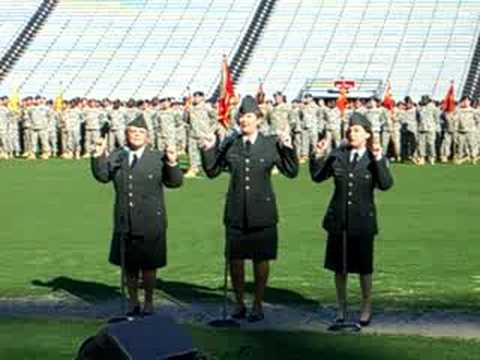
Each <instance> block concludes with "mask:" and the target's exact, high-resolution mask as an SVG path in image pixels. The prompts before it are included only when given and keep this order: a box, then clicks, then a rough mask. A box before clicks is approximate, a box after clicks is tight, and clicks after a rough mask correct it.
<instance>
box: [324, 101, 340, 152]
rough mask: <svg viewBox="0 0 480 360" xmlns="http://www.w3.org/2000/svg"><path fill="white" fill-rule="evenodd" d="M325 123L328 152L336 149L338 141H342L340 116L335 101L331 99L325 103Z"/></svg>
mask: <svg viewBox="0 0 480 360" xmlns="http://www.w3.org/2000/svg"><path fill="white" fill-rule="evenodd" d="M325 114H326V122H325V130H326V134H325V135H326V140H327V144H328V147H327V148H328V150H327V151H331V150H332V149H334V148H336V147H338V146H339V145H340V141H342V114H341V112H340V110H339V109H338V108H337V105H336V101H335V100H334V99H331V100H329V101H328V102H327V109H326V111H325Z"/></svg>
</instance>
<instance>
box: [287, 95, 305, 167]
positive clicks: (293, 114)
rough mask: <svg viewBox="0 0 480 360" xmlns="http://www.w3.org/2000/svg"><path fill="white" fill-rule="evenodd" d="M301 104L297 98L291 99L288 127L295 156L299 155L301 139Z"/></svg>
mask: <svg viewBox="0 0 480 360" xmlns="http://www.w3.org/2000/svg"><path fill="white" fill-rule="evenodd" d="M302 107H303V104H301V103H300V101H298V100H293V101H292V105H291V110H290V116H289V121H290V123H289V127H290V129H291V131H292V135H293V143H294V145H295V149H296V151H297V158H300V157H301V153H300V152H301V150H302V141H303V116H302Z"/></svg>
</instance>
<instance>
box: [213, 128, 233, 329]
mask: <svg viewBox="0 0 480 360" xmlns="http://www.w3.org/2000/svg"><path fill="white" fill-rule="evenodd" d="M239 136H240V133H239V132H238V131H237V130H236V129H233V131H232V133H231V134H230V135H228V136H226V137H225V138H224V140H223V141H222V143H221V144H220V145H219V146H218V150H217V156H218V158H221V157H223V156H225V154H226V153H227V151H228V149H229V148H230V146H232V145H233V143H234V142H235V140H236V139H237V138H238V137H239ZM226 241H227V243H226V249H225V250H226V251H225V267H224V272H223V306H222V317H221V319H215V320H212V321H210V322H209V323H208V325H209V326H211V327H218V328H236V327H240V324H239V323H238V322H236V321H235V320H234V319H232V318H229V317H228V314H227V305H228V297H227V295H228V269H229V267H230V241H229V240H228V239H227V240H226Z"/></svg>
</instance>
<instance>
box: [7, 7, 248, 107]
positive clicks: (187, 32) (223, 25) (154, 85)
mask: <svg viewBox="0 0 480 360" xmlns="http://www.w3.org/2000/svg"><path fill="white" fill-rule="evenodd" d="M9 2H10V3H13V1H9ZM255 6H256V1H254V0H207V1H205V0H176V1H166V0H150V1H139V0H124V1H121V2H119V1H113V0H97V1H95V0H85V1H75V0H64V1H61V2H60V3H59V4H58V6H57V8H56V10H55V11H54V12H53V13H52V14H51V16H50V18H49V20H48V23H47V24H46V25H45V26H44V28H43V29H42V31H40V32H39V34H38V35H37V38H36V39H35V41H34V42H33V43H32V44H31V46H30V47H29V49H28V50H27V51H26V53H25V55H24V56H23V57H22V59H21V60H20V61H19V62H18V63H17V64H16V66H15V67H14V69H13V71H12V72H11V73H10V74H9V75H8V77H7V78H6V80H5V81H4V82H2V84H1V85H0V92H3V93H8V91H9V90H10V89H11V87H12V86H14V85H15V84H18V85H20V92H21V94H22V96H26V95H35V94H37V93H41V94H44V95H45V96H47V97H54V96H55V95H56V94H57V93H58V92H59V91H60V89H61V88H63V89H64V90H65V97H67V98H68V97H74V96H90V97H98V98H103V97H107V96H109V97H113V98H122V99H126V98H129V97H136V98H146V97H152V96H156V95H181V93H182V92H185V89H186V87H187V85H190V87H191V88H192V89H202V90H207V91H208V90H213V88H214V86H215V80H216V78H217V74H218V72H219V70H220V64H221V61H222V54H224V53H225V54H227V55H230V54H231V53H232V52H233V51H234V50H235V48H236V45H237V44H238V43H239V41H240V40H241V39H242V35H243V33H244V31H245V30H246V29H247V28H248V25H249V21H250V17H251V15H252V14H253V13H254V10H255Z"/></svg>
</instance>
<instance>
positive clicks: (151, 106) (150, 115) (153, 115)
mask: <svg viewBox="0 0 480 360" xmlns="http://www.w3.org/2000/svg"><path fill="white" fill-rule="evenodd" d="M157 106H158V102H157V101H153V102H150V101H149V100H145V101H139V102H137V107H138V108H139V109H141V111H143V117H144V118H145V122H146V123H147V128H148V136H149V138H150V141H151V143H152V146H155V142H156V140H157V139H156V131H155V127H156V124H157V122H158V119H157V118H158V109H157Z"/></svg>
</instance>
